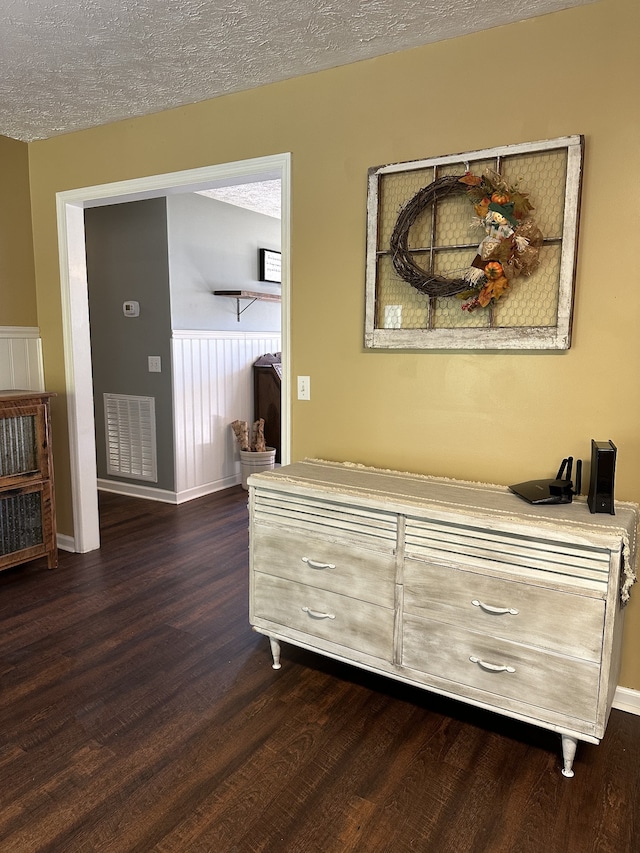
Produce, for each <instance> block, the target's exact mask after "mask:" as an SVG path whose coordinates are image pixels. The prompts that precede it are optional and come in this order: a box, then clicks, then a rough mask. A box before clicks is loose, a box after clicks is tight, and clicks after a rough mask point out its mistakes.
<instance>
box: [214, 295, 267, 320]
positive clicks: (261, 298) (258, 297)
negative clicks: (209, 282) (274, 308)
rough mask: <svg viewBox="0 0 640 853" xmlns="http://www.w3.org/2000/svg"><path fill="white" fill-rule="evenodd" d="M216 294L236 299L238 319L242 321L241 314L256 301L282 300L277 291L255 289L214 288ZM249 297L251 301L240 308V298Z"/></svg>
mask: <svg viewBox="0 0 640 853" xmlns="http://www.w3.org/2000/svg"><path fill="white" fill-rule="evenodd" d="M213 295H214V296H227V297H229V298H230V299H235V300H236V319H237V320H238V323H239V322H240V315H241V314H244V312H245V311H246V310H247V308H250V307H251V306H252V305H253V303H254V302H258V301H260V302H280V295H279V294H277V293H256V292H255V291H253V290H214V291H213ZM241 299H248V300H249V303H248V304H247V305H245V306H244V308H240V300H241Z"/></svg>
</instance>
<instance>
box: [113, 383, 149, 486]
mask: <svg viewBox="0 0 640 853" xmlns="http://www.w3.org/2000/svg"><path fill="white" fill-rule="evenodd" d="M104 421H105V434H106V447H107V474H110V475H112V476H114V477H131V478H133V479H135V480H149V481H150V482H152V483H157V482H158V459H157V453H156V408H155V399H154V398H153V397H133V396H130V395H128V394H104Z"/></svg>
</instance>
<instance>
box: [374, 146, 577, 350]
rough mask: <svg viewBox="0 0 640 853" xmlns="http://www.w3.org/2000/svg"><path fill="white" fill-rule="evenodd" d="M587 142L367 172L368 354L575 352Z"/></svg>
mask: <svg viewBox="0 0 640 853" xmlns="http://www.w3.org/2000/svg"><path fill="white" fill-rule="evenodd" d="M582 160H583V138H582V137H581V136H567V137H561V138H559V139H550V140H546V141H543V142H535V143H524V144H518V145H507V146H503V147H499V148H489V149H484V150H480V151H469V152H466V153H463V154H451V155H446V156H442V157H435V158H432V159H428V160H416V161H411V162H408V163H395V164H392V165H389V166H380V167H377V168H373V169H370V170H369V184H368V195H367V264H366V308H365V346H366V347H367V348H370V349H525V350H526V349H530V350H540V349H546V350H562V349H568V348H569V347H570V345H571V324H572V313H573V291H574V280H575V263H576V254H577V239H578V218H579V205H580V189H581V179H582Z"/></svg>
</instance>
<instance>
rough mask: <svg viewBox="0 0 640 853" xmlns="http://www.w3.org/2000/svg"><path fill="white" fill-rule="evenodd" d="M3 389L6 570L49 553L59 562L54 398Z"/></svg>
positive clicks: (0, 480)
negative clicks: (54, 453) (52, 419)
mask: <svg viewBox="0 0 640 853" xmlns="http://www.w3.org/2000/svg"><path fill="white" fill-rule="evenodd" d="M53 396H55V395H54V394H50V393H46V392H37V391H0V570H1V569H6V568H9V567H10V566H15V565H17V564H18V563H24V562H26V561H28V560H35V559H37V558H38V557H46V558H47V566H48V567H49V568H50V569H53V568H55V567H56V566H57V565H58V549H57V545H56V511H55V496H54V486H53V459H52V454H51V418H50V411H49V402H50V399H51V397H53Z"/></svg>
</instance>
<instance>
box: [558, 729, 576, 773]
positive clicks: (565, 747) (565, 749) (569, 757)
mask: <svg viewBox="0 0 640 853" xmlns="http://www.w3.org/2000/svg"><path fill="white" fill-rule="evenodd" d="M577 746H578V738H576V737H571V735H562V760H563V762H564V767H563V768H562V775H563V776H566V777H567V778H568V779H570V778H571V777H572V776H573V770H572V768H573V759H574V758H575V755H576V747H577Z"/></svg>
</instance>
